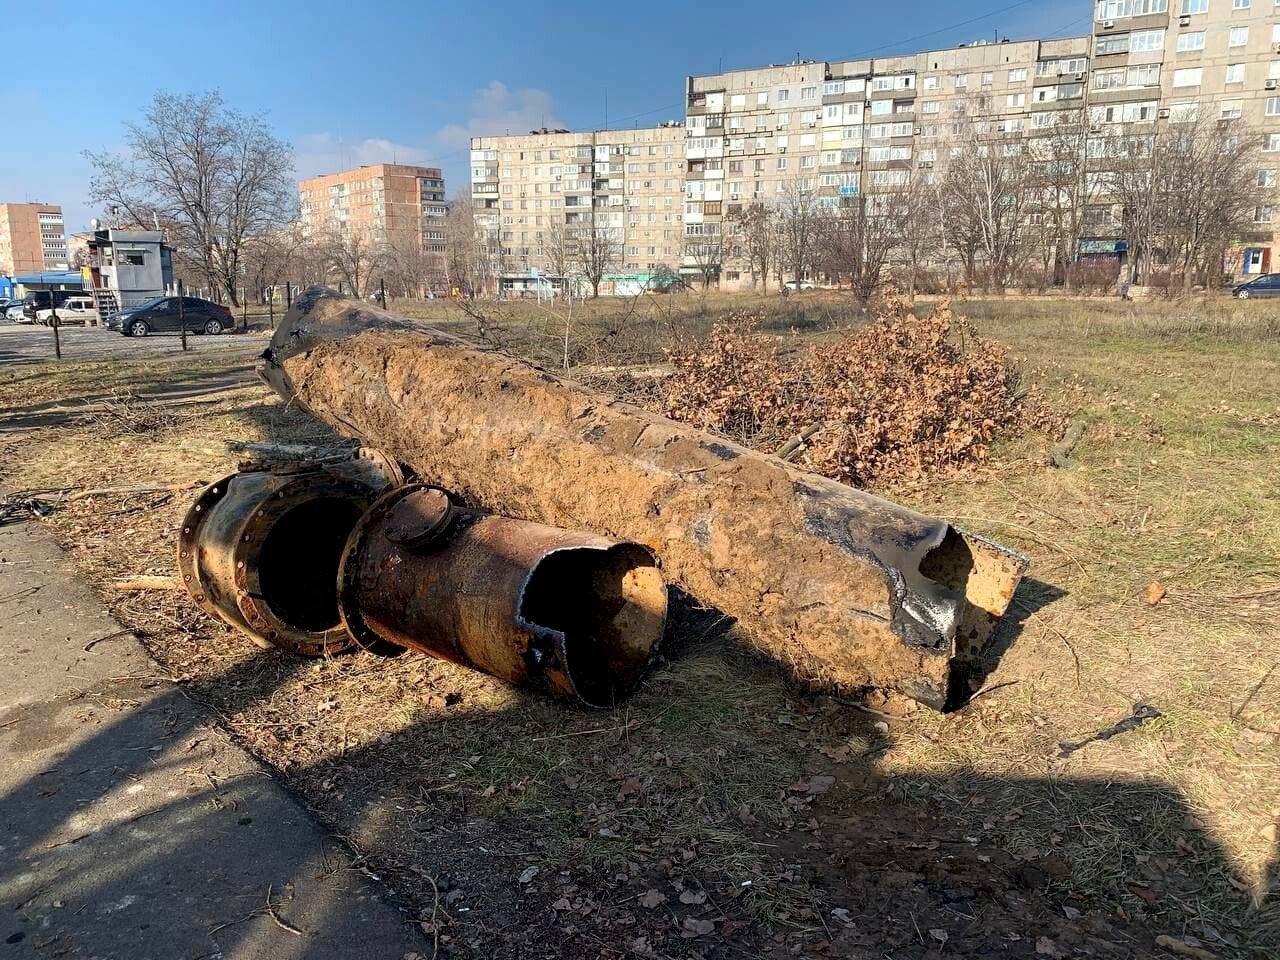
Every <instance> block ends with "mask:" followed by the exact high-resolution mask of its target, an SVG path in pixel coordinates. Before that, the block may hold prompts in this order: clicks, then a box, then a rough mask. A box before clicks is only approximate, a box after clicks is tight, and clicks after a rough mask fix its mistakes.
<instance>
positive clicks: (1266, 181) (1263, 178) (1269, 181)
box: [1257, 170, 1276, 187]
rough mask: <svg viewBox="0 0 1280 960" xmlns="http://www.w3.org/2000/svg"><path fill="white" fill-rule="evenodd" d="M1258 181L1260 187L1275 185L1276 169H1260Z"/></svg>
mask: <svg viewBox="0 0 1280 960" xmlns="http://www.w3.org/2000/svg"><path fill="white" fill-rule="evenodd" d="M1257 183H1258V186H1260V187H1274V186H1275V185H1276V172H1275V171H1274V170H1259V171H1258V179H1257Z"/></svg>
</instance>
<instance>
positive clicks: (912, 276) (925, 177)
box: [892, 169, 946, 297]
mask: <svg viewBox="0 0 1280 960" xmlns="http://www.w3.org/2000/svg"><path fill="white" fill-rule="evenodd" d="M892 196H893V203H894V204H895V205H896V208H897V213H898V217H899V229H900V233H901V235H900V236H899V238H898V248H897V251H896V255H897V258H898V260H899V262H901V263H903V264H904V265H905V266H906V271H905V272H906V275H907V282H906V292H907V294H908V295H909V296H911V297H914V296H915V295H916V289H917V287H918V286H919V284H920V276H921V274H922V273H923V271H924V269H925V265H926V264H927V263H930V262H936V261H937V260H939V259H940V257H939V255H940V254H944V253H945V248H946V244H945V242H944V240H943V236H942V220H941V216H940V212H939V205H938V191H937V189H936V179H935V177H934V175H933V171H932V170H926V169H917V170H914V171H913V172H912V174H911V178H910V179H909V180H908V181H907V183H906V184H905V185H904V186H903V187H901V188H900V189H898V190H896V191H894V193H893V194H892Z"/></svg>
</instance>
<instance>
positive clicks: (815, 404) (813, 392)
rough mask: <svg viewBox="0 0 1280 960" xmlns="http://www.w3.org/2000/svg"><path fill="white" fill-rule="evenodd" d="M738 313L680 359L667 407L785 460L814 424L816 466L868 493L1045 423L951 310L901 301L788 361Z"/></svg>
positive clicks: (1003, 359) (982, 454)
mask: <svg viewBox="0 0 1280 960" xmlns="http://www.w3.org/2000/svg"><path fill="white" fill-rule="evenodd" d="M757 320H758V318H757V317H755V316H754V315H751V314H735V315H733V316H732V317H730V318H728V319H726V320H725V321H722V322H720V323H717V324H716V325H715V327H714V328H713V330H712V332H711V335H710V337H709V338H708V339H707V340H705V341H700V342H698V343H695V344H693V345H691V346H690V347H689V348H688V349H686V350H683V351H680V352H676V353H673V354H672V355H671V357H670V359H671V361H672V363H673V364H674V366H675V368H676V372H675V374H674V375H672V376H671V377H669V378H667V380H666V382H665V384H664V387H663V391H662V395H661V398H660V407H661V410H662V412H663V413H665V414H666V415H667V416H670V417H672V418H674V419H677V420H683V421H685V422H687V423H692V424H695V425H697V426H699V427H702V428H704V429H709V430H715V431H717V432H719V433H722V434H725V435H727V436H730V437H732V438H734V439H737V440H739V441H740V442H743V443H745V444H747V445H749V446H753V447H755V448H757V449H759V450H762V451H773V450H775V449H777V448H778V446H779V445H780V444H782V443H784V442H785V441H786V440H788V439H789V438H791V437H793V436H796V435H797V434H800V433H802V432H803V431H805V430H806V428H809V427H811V426H814V425H817V426H818V430H817V432H816V433H815V434H814V435H813V436H812V438H811V439H810V440H809V441H808V444H807V451H806V457H807V461H806V465H807V466H809V467H811V468H812V469H814V470H816V471H817V472H819V473H822V474H824V475H826V476H828V477H832V478H834V479H837V480H841V481H843V482H846V483H851V484H855V485H858V486H866V485H869V484H873V483H875V484H886V483H904V482H913V481H917V480H920V479H922V478H924V477H926V476H929V475H932V474H934V473H937V472H940V471H945V470H949V469H954V468H958V467H963V466H965V465H969V464H974V463H978V462H980V461H982V460H985V459H986V457H987V456H988V453H989V450H990V444H991V442H992V441H993V440H994V439H995V438H996V437H997V436H1000V435H1002V434H1003V435H1011V434H1014V433H1017V432H1020V431H1021V430H1023V429H1025V428H1026V427H1027V426H1029V425H1031V424H1032V423H1033V422H1037V421H1040V420H1043V419H1045V417H1044V414H1043V413H1042V411H1041V410H1040V408H1039V405H1038V404H1036V403H1034V402H1031V401H1028V400H1027V398H1026V396H1025V391H1024V390H1023V388H1022V386H1021V383H1020V377H1019V374H1018V371H1017V369H1016V367H1015V366H1014V365H1013V364H1012V363H1011V362H1010V360H1009V358H1008V354H1007V352H1006V350H1005V349H1004V348H1003V347H1002V346H1000V345H998V344H996V343H994V342H992V341H989V340H985V339H983V338H980V337H978V336H977V335H976V334H975V333H974V331H973V329H972V327H970V326H969V324H968V322H967V321H965V320H964V319H962V318H957V317H955V316H954V315H953V314H952V312H951V307H950V305H949V304H946V303H944V304H942V305H940V306H939V308H938V309H937V310H936V311H935V312H934V313H933V315H932V316H929V317H918V316H916V315H914V314H913V313H910V312H909V311H908V309H907V307H906V305H905V303H904V302H903V301H901V300H900V299H896V298H895V299H893V300H892V301H890V302H889V303H887V304H886V306H885V307H884V308H882V310H881V312H880V315H879V317H878V318H877V319H876V320H874V321H873V322H872V323H871V324H870V325H868V326H866V327H863V328H861V329H859V330H857V331H856V332H854V333H853V334H851V335H850V336H848V337H846V338H845V339H843V340H841V341H839V342H837V343H834V344H829V345H810V346H808V347H805V348H804V349H802V350H799V351H797V352H794V353H790V354H785V353H783V352H782V351H781V350H780V347H779V343H778V341H777V340H775V339H773V338H770V337H765V336H761V335H759V334H757V333H755V332H754V326H755V323H756V322H757Z"/></svg>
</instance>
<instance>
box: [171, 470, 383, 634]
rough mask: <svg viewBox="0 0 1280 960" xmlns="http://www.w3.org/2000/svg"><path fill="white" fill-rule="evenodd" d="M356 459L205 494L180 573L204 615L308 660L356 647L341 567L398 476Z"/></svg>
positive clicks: (185, 525) (252, 475) (237, 481)
mask: <svg viewBox="0 0 1280 960" xmlns="http://www.w3.org/2000/svg"><path fill="white" fill-rule="evenodd" d="M385 470H386V465H385V464H383V463H380V462H377V461H373V460H370V459H358V460H351V461H343V462H339V463H326V464H323V465H317V464H306V463H297V462H293V463H286V464H277V465H273V466H267V467H261V468H259V469H254V470H248V471H241V472H239V473H235V474H232V475H231V476H229V477H224V478H223V479H221V480H219V481H217V482H216V483H214V484H211V485H210V486H208V487H206V488H205V489H204V490H203V491H202V492H201V493H200V495H199V496H198V497H197V498H196V501H195V502H194V503H193V504H192V506H191V508H190V510H188V511H187V515H186V517H185V518H184V520H183V522H182V528H181V532H180V533H179V535H178V572H179V575H180V576H181V578H182V582H183V585H184V586H185V587H186V588H187V591H188V592H189V593H190V594H191V596H192V597H193V598H194V599H195V601H196V603H197V604H198V605H199V606H200V608H201V609H203V610H204V611H205V612H206V613H209V614H212V615H213V616H215V617H217V618H218V619H220V620H222V621H223V622H225V623H226V624H228V625H229V626H232V627H235V628H236V629H238V630H241V631H243V632H245V633H246V634H248V635H249V636H250V637H251V638H252V639H253V640H254V642H256V643H257V644H259V645H260V646H263V647H270V646H275V647H280V648H282V649H285V650H290V651H292V652H294V653H299V654H302V655H304V656H320V655H322V654H332V653H339V652H342V651H344V650H348V649H350V648H351V647H352V641H351V638H350V637H349V636H348V635H347V633H346V631H345V630H344V629H343V628H342V623H341V620H340V618H339V616H338V611H337V600H336V586H335V585H336V577H337V569H338V562H339V560H340V558H341V552H342V548H343V546H344V545H345V544H346V540H347V536H348V534H349V533H350V531H351V528H352V527H353V526H354V525H355V523H356V521H357V520H358V519H359V517H360V515H361V514H362V513H364V511H365V510H366V509H368V507H369V506H370V504H371V503H372V502H373V501H374V499H375V498H376V497H377V495H378V493H379V492H381V490H382V489H384V488H385V487H386V486H387V483H388V482H389V481H390V480H392V479H395V478H397V477H398V471H395V472H393V475H392V476H391V477H388V475H387V473H386V472H385Z"/></svg>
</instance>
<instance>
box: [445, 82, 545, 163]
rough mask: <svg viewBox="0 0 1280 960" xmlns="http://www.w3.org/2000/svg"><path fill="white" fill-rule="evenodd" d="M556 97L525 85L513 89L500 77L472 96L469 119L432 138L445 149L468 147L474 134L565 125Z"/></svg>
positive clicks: (492, 133)
mask: <svg viewBox="0 0 1280 960" xmlns="http://www.w3.org/2000/svg"><path fill="white" fill-rule="evenodd" d="M565 126H567V124H566V123H565V122H564V121H563V120H561V119H560V117H559V114H558V113H557V111H556V105H555V100H554V98H553V97H552V96H551V94H549V93H548V92H547V91H546V90H539V89H537V88H535V87H523V88H520V89H517V90H512V89H511V88H510V87H508V86H507V85H506V84H505V83H502V82H501V81H500V80H492V81H490V83H489V85H488V86H487V87H482V88H481V89H479V90H477V91H476V92H475V93H473V94H472V95H471V104H470V108H469V109H468V111H467V120H466V122H464V123H453V124H449V125H448V126H446V127H443V128H441V129H440V130H438V131H437V132H436V134H435V136H434V137H433V138H432V139H433V140H434V142H436V143H437V144H439V145H440V149H441V152H444V151H454V150H465V149H467V148H468V146H469V145H470V142H471V138H472V137H482V136H490V135H497V134H505V133H510V134H513V135H515V134H522V133H528V132H529V131H530V130H536V129H538V128H540V127H551V128H555V127H565Z"/></svg>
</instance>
